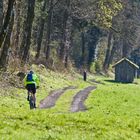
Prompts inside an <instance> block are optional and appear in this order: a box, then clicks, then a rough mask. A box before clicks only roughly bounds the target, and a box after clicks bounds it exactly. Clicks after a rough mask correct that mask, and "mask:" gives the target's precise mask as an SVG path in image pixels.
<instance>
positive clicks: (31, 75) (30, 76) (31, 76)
mask: <svg viewBox="0 0 140 140" xmlns="http://www.w3.org/2000/svg"><path fill="white" fill-rule="evenodd" d="M31 81H34V80H33V74H31V73H29V74H28V75H27V82H31Z"/></svg>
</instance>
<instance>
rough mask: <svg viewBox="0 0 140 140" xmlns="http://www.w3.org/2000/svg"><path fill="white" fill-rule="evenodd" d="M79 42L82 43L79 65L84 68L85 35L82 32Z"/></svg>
mask: <svg viewBox="0 0 140 140" xmlns="http://www.w3.org/2000/svg"><path fill="white" fill-rule="evenodd" d="M81 42H82V56H81V64H82V67H83V68H85V57H86V56H85V43H86V42H85V33H84V32H83V31H82V33H81Z"/></svg>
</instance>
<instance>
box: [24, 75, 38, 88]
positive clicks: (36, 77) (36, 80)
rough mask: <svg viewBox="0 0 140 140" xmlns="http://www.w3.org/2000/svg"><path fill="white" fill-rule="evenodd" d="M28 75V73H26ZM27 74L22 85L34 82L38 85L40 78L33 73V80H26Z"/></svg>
mask: <svg viewBox="0 0 140 140" xmlns="http://www.w3.org/2000/svg"><path fill="white" fill-rule="evenodd" d="M27 75H28V74H27ZM27 75H26V76H25V78H24V80H23V81H24V86H25V87H26V86H27V85H28V84H35V86H36V87H37V86H39V83H40V80H39V78H38V76H37V75H36V74H33V75H32V76H33V81H27Z"/></svg>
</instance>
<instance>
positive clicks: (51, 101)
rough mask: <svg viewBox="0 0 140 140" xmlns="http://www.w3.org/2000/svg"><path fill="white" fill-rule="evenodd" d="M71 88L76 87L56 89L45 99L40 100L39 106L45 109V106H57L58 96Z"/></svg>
mask: <svg viewBox="0 0 140 140" xmlns="http://www.w3.org/2000/svg"><path fill="white" fill-rule="evenodd" d="M70 89H76V87H74V86H70V87H65V88H63V89H58V90H55V91H51V92H50V94H49V95H48V96H47V97H46V98H45V99H43V100H41V101H40V104H39V108H40V109H45V108H51V107H53V106H55V104H56V101H57V100H58V98H59V97H60V96H61V95H62V94H63V93H64V92H65V91H66V90H70Z"/></svg>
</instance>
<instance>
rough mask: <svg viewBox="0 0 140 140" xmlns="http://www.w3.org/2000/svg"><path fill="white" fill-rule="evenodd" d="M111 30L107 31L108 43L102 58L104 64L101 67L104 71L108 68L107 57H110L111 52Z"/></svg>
mask: <svg viewBox="0 0 140 140" xmlns="http://www.w3.org/2000/svg"><path fill="white" fill-rule="evenodd" d="M112 35H113V34H112V32H111V31H110V32H109V35H108V45H107V50H106V56H105V60H104V64H103V69H104V70H105V71H107V70H108V67H109V58H110V54H111V46H112Z"/></svg>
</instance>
